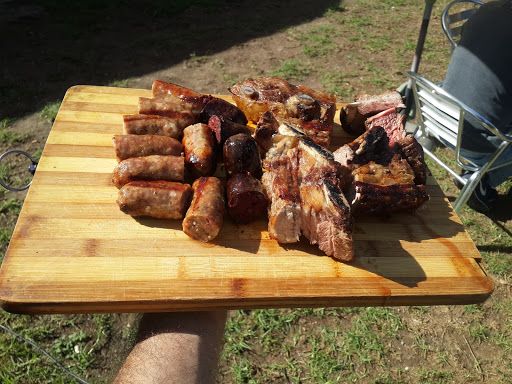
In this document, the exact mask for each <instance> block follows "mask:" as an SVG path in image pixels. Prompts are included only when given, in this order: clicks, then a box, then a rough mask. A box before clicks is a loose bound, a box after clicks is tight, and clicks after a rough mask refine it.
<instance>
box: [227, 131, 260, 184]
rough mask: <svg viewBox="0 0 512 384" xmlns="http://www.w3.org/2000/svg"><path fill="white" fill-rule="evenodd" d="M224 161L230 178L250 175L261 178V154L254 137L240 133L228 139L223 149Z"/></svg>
mask: <svg viewBox="0 0 512 384" xmlns="http://www.w3.org/2000/svg"><path fill="white" fill-rule="evenodd" d="M223 159H224V167H225V168H226V174H227V175H228V176H232V175H234V174H236V173H249V174H251V176H253V177H255V178H257V179H259V178H261V175H262V169H261V158H260V153H259V151H258V144H257V143H256V140H254V139H253V138H252V136H249V135H246V134H245V133H239V134H237V135H233V136H231V137H230V138H228V139H227V140H226V142H225V143H224V147H223Z"/></svg>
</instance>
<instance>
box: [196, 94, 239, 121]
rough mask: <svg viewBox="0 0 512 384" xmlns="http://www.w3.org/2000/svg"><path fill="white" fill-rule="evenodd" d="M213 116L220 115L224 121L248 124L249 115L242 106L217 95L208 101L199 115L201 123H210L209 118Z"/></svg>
mask: <svg viewBox="0 0 512 384" xmlns="http://www.w3.org/2000/svg"><path fill="white" fill-rule="evenodd" d="M212 116H218V117H220V118H221V119H222V120H224V121H226V120H227V121H232V122H234V123H238V124H242V125H247V117H245V115H244V113H243V112H242V110H241V109H240V108H238V107H237V106H236V105H233V104H231V103H229V102H227V101H226V100H222V99H219V98H217V97H215V98H213V99H212V100H210V101H209V102H208V103H206V105H205V106H204V108H203V110H202V111H201V114H200V115H199V121H200V122H201V123H204V124H208V120H210V117H212Z"/></svg>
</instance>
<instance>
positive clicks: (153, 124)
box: [123, 113, 194, 140]
mask: <svg viewBox="0 0 512 384" xmlns="http://www.w3.org/2000/svg"><path fill="white" fill-rule="evenodd" d="M193 123H194V119H193V118H192V116H191V115H190V114H188V113H176V114H175V115H174V116H173V117H165V116H158V115H124V116H123V130H124V133H125V134H127V135H161V136H169V137H173V138H175V139H180V140H181V137H182V136H183V128H185V127H187V126H189V125H190V124H193Z"/></svg>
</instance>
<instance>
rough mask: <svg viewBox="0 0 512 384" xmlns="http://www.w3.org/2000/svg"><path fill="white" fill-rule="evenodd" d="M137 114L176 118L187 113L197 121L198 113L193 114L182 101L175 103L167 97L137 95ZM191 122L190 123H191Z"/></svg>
mask: <svg viewBox="0 0 512 384" xmlns="http://www.w3.org/2000/svg"><path fill="white" fill-rule="evenodd" d="M138 108H139V114H143V115H158V116H166V117H171V118H176V116H180V114H187V115H189V116H190V117H191V119H192V120H193V123H197V121H198V118H199V114H197V115H194V114H193V113H191V112H190V109H189V108H188V106H186V105H184V104H182V103H175V102H172V101H169V100H167V99H152V98H148V97H139V105H138ZM193 123H191V124H193Z"/></svg>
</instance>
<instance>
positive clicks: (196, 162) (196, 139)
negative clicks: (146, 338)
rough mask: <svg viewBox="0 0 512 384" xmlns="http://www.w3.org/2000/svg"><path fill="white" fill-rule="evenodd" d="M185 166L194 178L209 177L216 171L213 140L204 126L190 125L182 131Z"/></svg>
mask: <svg viewBox="0 0 512 384" xmlns="http://www.w3.org/2000/svg"><path fill="white" fill-rule="evenodd" d="M182 143H183V148H184V149H185V166H186V168H187V171H188V172H190V174H191V175H192V176H194V177H200V176H211V175H213V174H214V173H215V170H216V169H217V159H216V153H215V139H214V138H213V134H212V131H211V130H210V128H208V126H207V125H206V124H201V123H197V124H194V125H190V126H188V127H187V128H185V130H184V131H183V141H182Z"/></svg>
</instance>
